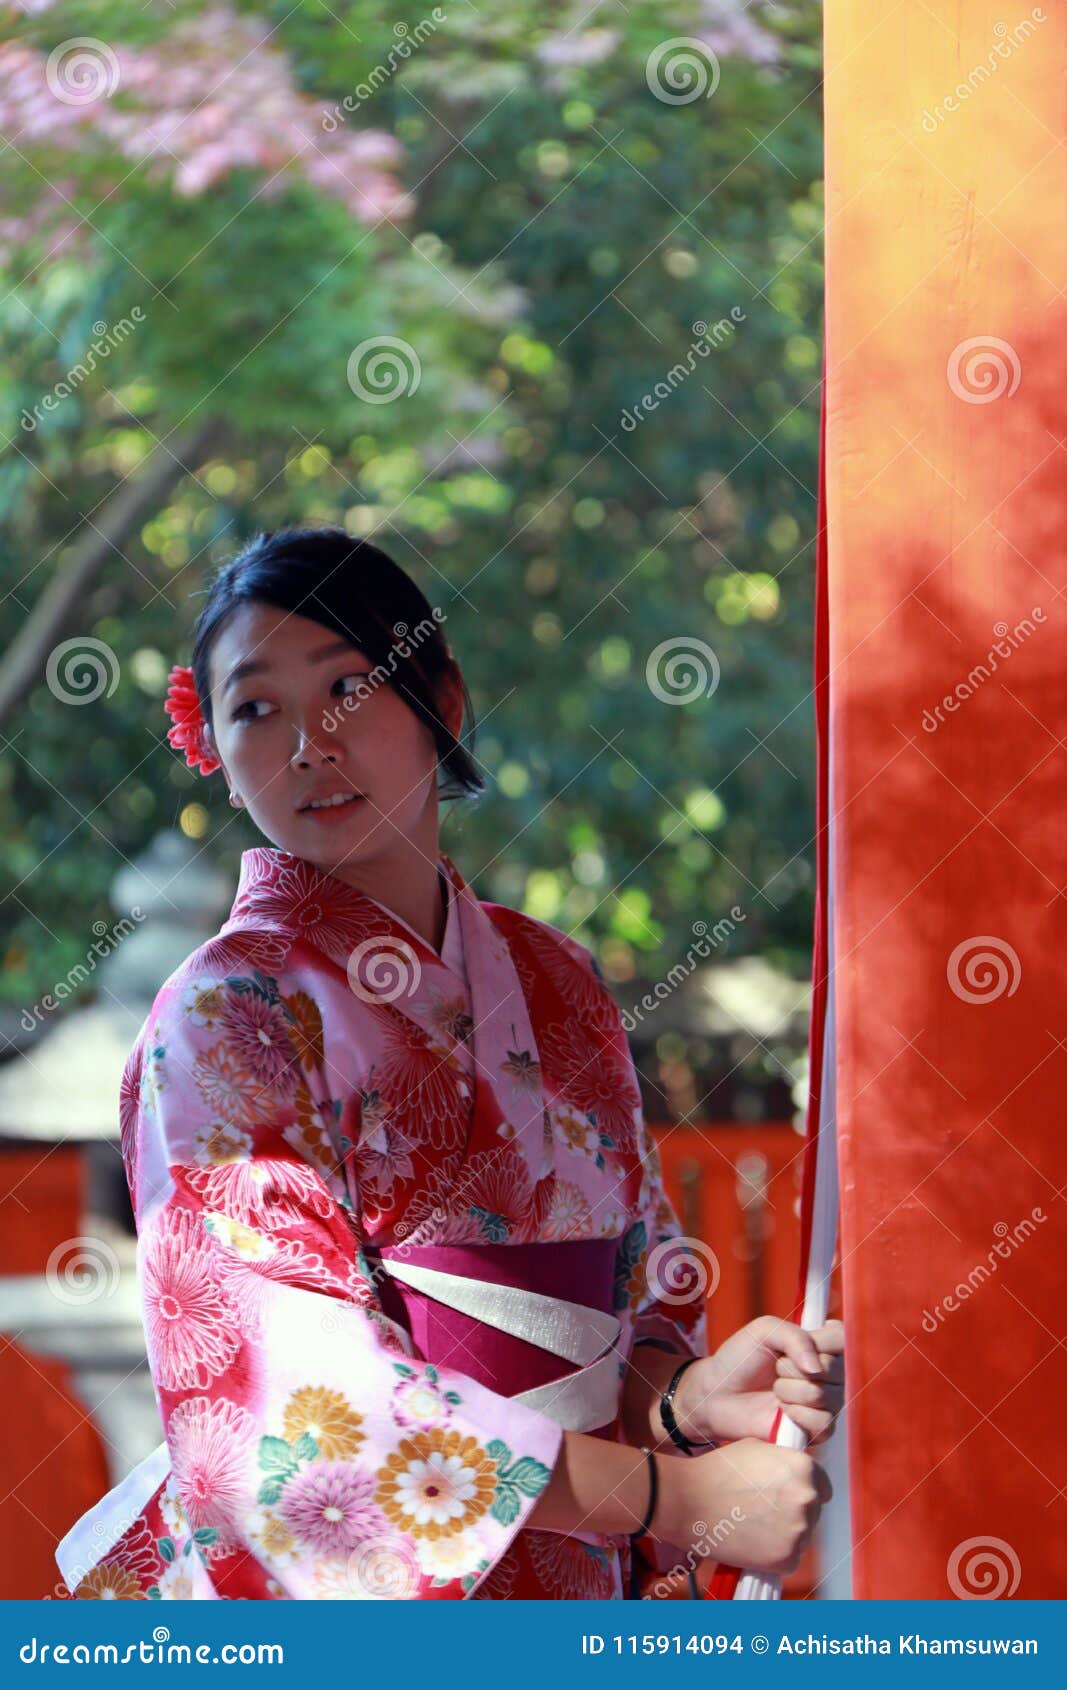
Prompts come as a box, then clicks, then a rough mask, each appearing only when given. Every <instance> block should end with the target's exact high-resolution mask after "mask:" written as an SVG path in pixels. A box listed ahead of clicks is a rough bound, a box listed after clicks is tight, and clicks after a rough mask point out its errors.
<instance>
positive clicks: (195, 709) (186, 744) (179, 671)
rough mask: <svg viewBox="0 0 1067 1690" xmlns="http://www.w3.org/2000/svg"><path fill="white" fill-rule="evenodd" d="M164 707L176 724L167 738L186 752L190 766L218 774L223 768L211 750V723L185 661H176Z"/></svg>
mask: <svg viewBox="0 0 1067 1690" xmlns="http://www.w3.org/2000/svg"><path fill="white" fill-rule="evenodd" d="M163 708H164V710H165V711H166V712H167V715H168V716H169V717H170V719H171V721H172V722H173V723H174V726H173V727H172V728H169V729H168V730H167V739H168V740H169V741H170V743H171V745H173V747H174V749H175V750H176V751H184V752H185V761H186V762H187V763H188V765H189V767H190V768H191V769H199V771H200V773H201V774H202V775H211V774H214V772H215V770H216V769H218V768H221V767H222V765H221V763H220V762H219V760H218V758H217V757H216V756H215V754H214V752H213V751H211V750H209V749H208V742H207V736H206V732H205V730H206V727H207V724H206V722H205V721H204V712H203V711H202V710H201V708H200V699H199V697H198V695H197V690H196V682H195V680H194V679H193V671H192V670H191V669H188V668H186V667H185V666H184V665H183V664H181V663H176V664H175V665H174V668H173V669H172V670H171V672H170V686H169V687H168V688H167V697H166V700H165V702H164V705H163Z"/></svg>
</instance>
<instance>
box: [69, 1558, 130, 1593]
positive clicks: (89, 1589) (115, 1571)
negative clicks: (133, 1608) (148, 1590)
mask: <svg viewBox="0 0 1067 1690" xmlns="http://www.w3.org/2000/svg"><path fill="white" fill-rule="evenodd" d="M74 1597H75V1600H76V1601H79V1602H101V1601H103V1602H139V1601H143V1600H144V1592H143V1591H142V1589H141V1586H140V1585H139V1584H138V1582H137V1580H136V1578H135V1577H134V1575H133V1574H132V1573H131V1572H130V1569H129V1568H128V1567H123V1566H120V1565H119V1563H118V1562H117V1561H111V1562H108V1561H102V1562H101V1563H100V1565H99V1566H97V1567H92V1568H90V1570H89V1572H87V1573H86V1575H85V1577H84V1578H83V1579H82V1581H81V1583H80V1584H79V1586H78V1588H77V1589H76V1590H75V1592H74Z"/></svg>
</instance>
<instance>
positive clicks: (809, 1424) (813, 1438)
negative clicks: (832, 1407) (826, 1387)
mask: <svg viewBox="0 0 1067 1690" xmlns="http://www.w3.org/2000/svg"><path fill="white" fill-rule="evenodd" d="M782 1413H783V1414H784V1415H785V1416H786V1417H787V1418H788V1419H789V1420H794V1421H795V1422H796V1424H797V1425H798V1426H799V1427H800V1429H801V1431H803V1432H806V1433H807V1434H808V1442H809V1443H813V1444H821V1443H824V1442H825V1440H826V1439H827V1438H828V1437H829V1436H830V1433H831V1432H832V1431H833V1426H834V1416H833V1415H832V1414H829V1413H828V1412H827V1411H826V1409H823V1408H802V1407H801V1406H800V1405H799V1404H797V1403H790V1404H789V1406H788V1407H786V1406H785V1405H784V1404H783V1407H782Z"/></svg>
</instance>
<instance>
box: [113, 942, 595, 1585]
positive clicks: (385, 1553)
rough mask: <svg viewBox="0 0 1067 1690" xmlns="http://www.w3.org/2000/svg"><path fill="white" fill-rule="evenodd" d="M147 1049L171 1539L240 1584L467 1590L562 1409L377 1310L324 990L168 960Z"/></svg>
mask: <svg viewBox="0 0 1067 1690" xmlns="http://www.w3.org/2000/svg"><path fill="white" fill-rule="evenodd" d="M131 1064H132V1072H131V1073H130V1074H129V1075H128V1082H127V1095H128V1096H129V1097H131V1098H132V1099H133V1100H134V1102H133V1107H132V1109H130V1110H129V1111H128V1114H127V1119H126V1121H125V1122H124V1131H123V1140H124V1144H123V1148H124V1155H125V1157H126V1165H127V1172H128V1175H129V1177H130V1182H131V1189H132V1191H133V1194H134V1209H135V1215H136V1220H137V1232H138V1239H137V1268H138V1283H139V1296H140V1304H141V1312H142V1315H143V1319H144V1325H145V1336H146V1343H147V1351H148V1359H149V1365H150V1368H151V1373H152V1379H153V1383H154V1386H155V1390H156V1396H157V1400H158V1403H159V1408H160V1413H161V1416H162V1421H163V1429H164V1436H165V1439H166V1444H167V1449H168V1451H169V1456H170V1462H171V1474H172V1483H171V1489H172V1492H173V1494H174V1496H175V1497H176V1499H177V1502H176V1505H175V1508H174V1515H175V1520H174V1524H175V1527H176V1529H175V1531H174V1534H173V1536H172V1538H171V1539H169V1540H168V1542H167V1544H166V1546H165V1548H163V1550H162V1554H163V1558H164V1559H165V1560H167V1561H171V1562H173V1561H175V1560H177V1559H179V1558H180V1557H182V1556H183V1555H184V1556H188V1555H193V1556H196V1557H199V1560H200V1562H201V1563H202V1564H203V1567H204V1568H205V1569H206V1572H207V1577H208V1579H209V1580H210V1583H211V1587H212V1593H213V1594H216V1595H220V1596H225V1597H271V1596H277V1597H295V1598H306V1597H341V1598H350V1599H354V1600H358V1599H362V1598H366V1597H407V1598H419V1599H426V1598H431V1599H439V1598H444V1599H463V1598H465V1597H467V1596H469V1595H470V1594H471V1592H472V1590H474V1589H475V1588H476V1586H477V1585H479V1584H480V1583H481V1582H482V1580H483V1578H484V1577H485V1576H486V1575H487V1573H488V1572H489V1570H490V1569H491V1568H492V1567H493V1566H494V1564H495V1563H496V1562H497V1561H498V1560H499V1559H500V1557H501V1556H502V1555H503V1554H504V1552H505V1550H506V1549H507V1548H508V1546H509V1544H510V1543H511V1540H512V1539H513V1537H514V1536H515V1534H516V1533H517V1532H518V1531H519V1530H520V1529H521V1527H522V1526H523V1525H524V1523H525V1522H526V1520H527V1517H528V1516H529V1514H530V1512H531V1510H532V1509H533V1507H534V1506H535V1503H536V1501H537V1498H538V1496H539V1495H540V1493H541V1492H542V1490H543V1489H544V1487H545V1485H546V1484H547V1482H548V1480H549V1478H550V1475H551V1470H552V1467H553V1465H554V1463H555V1460H556V1457H557V1455H558V1453H559V1448H560V1443H561V1440H562V1435H563V1434H562V1429H561V1427H560V1426H559V1425H558V1424H557V1422H555V1421H554V1420H552V1419H550V1418H549V1417H548V1416H546V1415H543V1414H540V1413H538V1412H536V1411H535V1410H533V1409H530V1408H528V1407H527V1406H526V1405H525V1404H519V1403H515V1402H512V1401H511V1400H510V1399H509V1398H507V1397H505V1396H501V1395H498V1394H496V1393H495V1392H493V1391H491V1390H488V1389H486V1388H484V1387H482V1386H481V1385H479V1384H477V1383H476V1382H475V1381H474V1380H472V1379H470V1378H468V1377H467V1376H466V1375H464V1374H462V1373H460V1372H458V1371H456V1370H455V1369H453V1368H450V1367H447V1366H440V1367H433V1366H431V1365H427V1364H426V1363H425V1362H424V1361H423V1360H422V1359H421V1358H419V1357H418V1356H416V1355H414V1354H413V1353H412V1347H411V1343H410V1339H409V1338H408V1335H407V1334H406V1333H405V1332H404V1331H402V1330H401V1328H399V1327H398V1326H397V1325H396V1324H395V1323H394V1322H392V1321H391V1320H389V1318H388V1317H387V1316H386V1315H385V1313H384V1312H383V1310H382V1307H381V1304H380V1302H379V1299H378V1296H377V1293H376V1290H375V1286H374V1283H373V1276H372V1273H371V1271H370V1268H369V1264H368V1262H367V1260H366V1258H365V1257H364V1256H363V1255H362V1253H361V1250H360V1227H359V1218H358V1214H357V1210H356V1204H355V1202H354V1201H353V1197H352V1194H351V1192H350V1191H349V1189H348V1187H347V1184H346V1179H345V1177H344V1169H343V1167H339V1166H337V1165H336V1164H335V1162H334V1159H333V1156H334V1153H333V1149H332V1139H331V1136H330V1131H329V1128H330V1126H331V1125H332V1123H333V1121H334V1119H335V1118H336V1108H337V1106H336V1103H335V1100H333V1099H331V1097H330V1094H329V1088H328V1087H327V1084H326V1077H325V1073H324V1063H323V1058H322V1021H321V1015H320V1013H319V1010H318V1008H317V1006H316V1004H315V1002H314V1001H313V999H312V998H311V996H310V995H309V994H308V993H307V991H305V990H303V989H302V988H301V987H300V986H298V984H297V983H296V982H295V981H294V980H293V979H292V978H291V977H290V976H289V975H288V974H287V972H286V970H285V969H282V970H281V971H280V972H279V975H278V977H277V978H274V977H271V976H268V975H265V974H263V973H261V972H258V971H255V970H250V971H249V974H248V976H247V977H240V976H236V975H235V976H230V977H226V978H221V977H218V976H217V975H215V976H213V977H212V976H209V977H206V978H205V977H203V976H202V975H201V976H197V975H191V976H190V977H187V978H184V977H174V979H173V980H172V982H168V984H167V986H165V987H164V988H163V990H162V992H161V994H160V996H159V997H158V998H157V1000H156V1004H155V1005H154V1007H153V1015H152V1016H151V1017H150V1018H149V1022H148V1023H147V1024H146V1029H145V1036H144V1037H143V1039H142V1041H141V1042H140V1044H139V1047H138V1049H137V1051H135V1053H134V1057H131ZM197 1583H198V1585H202V1583H203V1579H202V1577H201V1576H200V1575H199V1573H198V1579H197Z"/></svg>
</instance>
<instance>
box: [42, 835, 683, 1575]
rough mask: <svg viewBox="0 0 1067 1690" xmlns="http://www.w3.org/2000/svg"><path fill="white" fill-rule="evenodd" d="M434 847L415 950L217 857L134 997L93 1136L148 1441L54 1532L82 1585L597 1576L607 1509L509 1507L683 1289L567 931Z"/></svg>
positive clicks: (628, 1100)
mask: <svg viewBox="0 0 1067 1690" xmlns="http://www.w3.org/2000/svg"><path fill="white" fill-rule="evenodd" d="M438 868H439V872H440V874H441V876H442V883H443V885H444V888H445V890H446V892H447V897H448V917H447V928H446V932H445V937H444V941H443V944H442V950H441V953H440V955H439V954H438V953H437V952H436V951H434V950H433V949H432V948H431V947H430V946H429V945H428V944H427V943H426V941H425V940H424V939H422V938H421V937H420V936H419V935H418V934H417V933H415V932H414V930H413V929H412V928H411V927H409V926H408V924H407V923H406V922H404V921H402V920H401V919H400V918H399V917H398V916H396V915H394V914H393V913H392V911H391V910H389V909H388V908H386V907H385V906H384V905H383V904H381V903H379V902H378V901H377V900H375V899H373V898H371V897H369V896H368V895H367V894H365V893H363V892H360V891H357V890H355V889H354V888H352V887H350V886H348V885H347V884H346V883H344V882H343V881H341V880H339V879H338V878H337V877H336V876H334V875H331V874H329V873H325V872H323V871H322V870H320V869H317V868H316V867H315V866H314V865H313V864H311V863H310V862H308V861H306V860H305V859H303V858H301V857H297V856H294V855H292V854H291V853H289V852H286V851H282V850H278V849H264V848H259V849H253V850H249V851H246V852H245V853H244V855H243V858H242V863H241V873H240V882H239V886H238V891H237V896H236V899H235V901H234V904H233V908H232V910H231V913H230V916H229V918H228V919H227V921H226V923H225V924H224V926H223V927H222V928H221V930H220V932H219V934H218V935H217V936H216V937H215V938H214V939H211V940H210V941H208V942H207V943H206V944H203V945H201V946H200V947H199V949H197V950H196V951H194V952H193V953H192V955H191V956H190V957H188V959H187V960H186V961H185V963H183V964H182V966H181V967H180V968H179V969H177V970H176V971H175V972H174V973H173V974H172V975H171V976H170V977H169V979H168V980H166V981H165V982H164V984H163V986H162V987H161V988H160V991H159V993H158V994H157V997H156V999H155V1002H154V1004H153V1006H152V1009H151V1011H150V1013H149V1015H148V1017H147V1018H146V1021H145V1023H144V1026H143V1027H142V1029H141V1031H140V1033H139V1035H138V1039H137V1042H136V1044H135V1046H134V1049H133V1051H132V1053H131V1055H130V1058H129V1061H128V1063H127V1065H126V1069H125V1073H124V1077H123V1084H122V1091H121V1129H122V1153H123V1161H124V1164H125V1169H126V1176H127V1179H128V1182H129V1187H130V1192H131V1196H132V1200H133V1207H134V1214H135V1218H136V1225H137V1234H138V1239H137V1275H138V1286H139V1296H140V1306H141V1310H142V1314H143V1318H144V1325H145V1334H146V1342H147V1352H148V1360H149V1365H150V1368H151V1373H152V1379H153V1383H154V1387H155V1391H156V1396H157V1400H158V1403H159V1408H160V1413H161V1417H162V1424H163V1433H164V1442H163V1443H162V1444H160V1446H159V1448H158V1449H157V1450H156V1451H154V1452H153V1453H152V1454H151V1455H150V1456H149V1457H148V1458H147V1459H146V1460H145V1461H142V1462H141V1464H140V1465H139V1466H138V1467H136V1468H135V1469H134V1470H133V1472H131V1473H130V1474H128V1475H127V1477H126V1478H125V1479H124V1480H123V1481H122V1482H121V1483H120V1484H119V1485H118V1486H116V1487H115V1489H113V1490H112V1491H111V1492H110V1493H109V1494H108V1495H107V1496H106V1497H104V1499H103V1500H102V1501H101V1502H100V1503H98V1504H97V1505H96V1507H95V1508H93V1509H92V1510H90V1512H89V1513H88V1514H86V1515H84V1516H83V1517H82V1519H81V1520H79V1521H78V1523H77V1524H76V1525H75V1526H74V1527H73V1528H72V1530H71V1531H70V1532H69V1533H68V1534H67V1536H66V1537H65V1538H64V1540H63V1542H62V1543H61V1544H60V1545H59V1548H58V1550H57V1561H58V1564H59V1567H60V1570H61V1572H62V1573H63V1575H64V1579H65V1580H66V1585H67V1587H68V1589H69V1590H70V1591H72V1593H73V1594H74V1595H75V1596H77V1597H106V1598H116V1597H117V1598H134V1599H138V1598H143V1597H152V1598H162V1597H179V1598H206V1599H214V1598H219V1597H221V1598H230V1599H232V1598H236V1597H246V1598H249V1597H250V1598H257V1599H261V1598H268V1597H300V1598H306V1597H337V1598H342V1599H359V1598H371V1599H373V1598H381V1597H400V1598H418V1599H421V1600H433V1599H438V1598H440V1599H443V1600H458V1599H462V1598H465V1597H478V1598H483V1597H487V1598H503V1597H520V1598H529V1597H533V1598H596V1597H619V1596H622V1595H623V1592H624V1590H625V1588H626V1580H627V1578H628V1576H629V1562H630V1547H629V1542H628V1540H627V1538H626V1537H625V1536H624V1535H618V1536H612V1535H607V1534H602V1533H595V1532H586V1531H579V1532H577V1533H574V1534H562V1533H559V1532H553V1531H546V1530H538V1529H536V1528H533V1527H530V1526H529V1525H528V1523H527V1522H528V1519H529V1516H530V1514H531V1511H532V1510H533V1509H534V1508H535V1506H536V1504H537V1500H538V1498H539V1496H540V1495H541V1493H542V1492H543V1490H544V1488H545V1486H546V1484H547V1483H548V1480H549V1478H550V1475H551V1471H552V1467H553V1464H554V1462H555V1460H556V1457H557V1455H558V1453H559V1450H560V1446H561V1442H562V1438H563V1433H564V1430H565V1429H567V1428H570V1429H572V1430H580V1431H584V1432H587V1433H591V1434H593V1435H596V1436H601V1437H607V1438H615V1439H618V1438H619V1437H620V1436H621V1429H620V1424H619V1419H618V1413H619V1394H620V1386H621V1381H622V1378H623V1375H624V1372H625V1369H626V1365H627V1361H628V1359H629V1356H630V1354H631V1352H632V1350H633V1347H634V1345H635V1343H638V1342H644V1343H652V1344H658V1345H659V1346H660V1347H662V1348H666V1349H668V1350H673V1351H676V1352H678V1353H679V1354H681V1355H689V1354H703V1353H704V1346H705V1330H704V1311H703V1304H702V1301H701V1300H700V1299H699V1298H694V1297H693V1296H692V1295H690V1296H684V1295H679V1294H677V1292H676V1291H671V1290H670V1289H669V1286H670V1285H671V1284H675V1285H676V1284H677V1278H676V1277H675V1274H676V1270H677V1266H678V1257H679V1256H683V1257H684V1256H685V1254H686V1246H685V1244H684V1243H682V1242H680V1241H679V1242H678V1243H671V1240H675V1239H678V1236H679V1233H680V1228H679V1225H678V1221H677V1219H676V1216H675V1214H674V1212H673V1210H672V1208H671V1205H670V1203H669V1202H668V1200H667V1198H666V1196H665V1195H664V1191H663V1187H662V1183H661V1178H660V1170H659V1163H658V1158H657V1155H656V1151H655V1149H654V1146H653V1144H652V1142H651V1139H650V1136H649V1134H648V1131H647V1128H646V1127H645V1124H644V1121H643V1117H642V1113H641V1103H640V1093H639V1089H638V1084H637V1079H636V1075H635V1073H634V1068H633V1063H632V1060H631V1057H630V1053H629V1048H628V1046H627V1042H626V1037H625V1033H624V1030H623V1027H622V1023H621V1018H620V1015H619V1011H618V1008H617V1006H616V1004H615V1001H614V999H613V998H612V996H611V994H610V992H609V991H608V989H607V987H606V985H605V984H604V983H603V981H602V979H601V977H600V975H599V972H598V970H597V968H596V965H595V963H594V962H593V959H592V956H591V955H590V953H589V952H588V951H587V950H586V949H585V948H584V947H582V946H581V945H579V944H577V943H576V942H575V941H574V940H572V939H570V938H568V937H567V936H566V935H564V934H562V933H561V932H559V931H558V930H557V929H555V928H553V927H551V926H550V925H548V924H547V923H545V922H542V921H538V920H536V919H534V918H533V917H530V916H527V915H524V914H521V913H520V912H519V911H517V910H514V909H510V908H508V907H507V906H505V905H500V904H492V903H482V902H481V901H480V900H479V899H478V898H477V897H476V896H475V894H474V892H473V891H472V889H471V888H470V887H469V886H468V885H467V883H466V882H465V881H464V879H463V877H462V876H461V874H460V873H459V871H458V870H457V868H456V867H455V865H454V864H453V863H452V862H451V860H450V859H449V858H448V857H447V856H442V857H441V858H440V859H439V863H438ZM672 1252H673V1254H674V1256H675V1258H676V1259H675V1263H674V1272H672V1274H671V1275H669V1276H668V1275H667V1274H665V1273H664V1272H663V1271H662V1270H661V1268H660V1263H661V1261H662V1259H663V1257H664V1254H665V1253H672Z"/></svg>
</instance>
